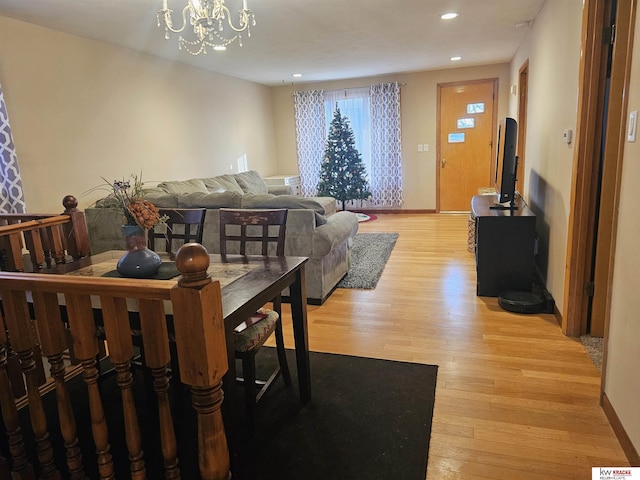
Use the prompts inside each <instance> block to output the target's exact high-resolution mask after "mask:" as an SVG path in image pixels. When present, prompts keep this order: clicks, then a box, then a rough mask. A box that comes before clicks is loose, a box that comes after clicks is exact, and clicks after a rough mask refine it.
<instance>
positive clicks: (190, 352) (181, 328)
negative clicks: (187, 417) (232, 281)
mask: <svg viewBox="0 0 640 480" xmlns="http://www.w3.org/2000/svg"><path fill="white" fill-rule="evenodd" d="M176 267H177V268H178V270H179V271H180V273H181V277H180V280H179V281H178V286H177V287H176V288H174V289H172V291H171V301H172V302H173V316H174V328H175V335H176V347H177V351H178V364H179V368H180V378H181V379H182V382H183V383H185V384H187V385H190V386H191V392H192V404H193V407H194V409H195V410H196V413H197V417H198V460H199V467H200V475H201V477H202V478H203V479H204V480H226V479H229V478H230V472H229V450H228V447H227V439H226V435H225V431H224V424H223V422H222V413H221V411H220V407H221V405H222V400H223V397H224V394H223V391H222V376H223V375H224V374H225V372H226V371H227V370H228V363H227V349H226V340H225V333H224V317H223V315H222V298H221V293H220V282H217V281H216V282H212V281H211V278H210V277H209V275H208V274H207V268H208V267H209V255H208V254H207V251H206V250H205V248H204V247H203V246H202V245H200V244H197V243H189V244H185V245H183V246H182V247H180V249H179V250H178V253H177V255H176Z"/></svg>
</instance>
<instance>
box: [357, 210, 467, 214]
mask: <svg viewBox="0 0 640 480" xmlns="http://www.w3.org/2000/svg"><path fill="white" fill-rule="evenodd" d="M353 211H357V212H362V213H375V214H376V215H380V214H387V213H413V214H416V213H437V212H436V210H435V209H416V210H410V209H408V210H404V209H395V208H394V209H384V208H354V209H353ZM467 213H468V212H467Z"/></svg>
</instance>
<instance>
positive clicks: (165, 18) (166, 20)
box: [158, 3, 189, 33]
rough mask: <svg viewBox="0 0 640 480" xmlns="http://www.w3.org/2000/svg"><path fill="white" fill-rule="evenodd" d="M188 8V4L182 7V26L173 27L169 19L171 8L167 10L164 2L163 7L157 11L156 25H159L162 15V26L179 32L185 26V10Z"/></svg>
mask: <svg viewBox="0 0 640 480" xmlns="http://www.w3.org/2000/svg"><path fill="white" fill-rule="evenodd" d="M188 10H189V5H186V6H185V7H184V8H183V9H182V27H180V28H177V29H176V28H173V22H172V21H171V13H173V10H169V9H168V8H167V5H166V3H165V4H164V5H163V9H162V10H160V11H159V12H158V26H160V18H161V17H162V19H163V21H164V28H165V29H166V30H169V31H170V32H173V33H180V32H182V31H183V30H184V29H185V28H186V27H187V11H188Z"/></svg>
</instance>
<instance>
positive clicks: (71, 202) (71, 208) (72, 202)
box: [62, 195, 78, 212]
mask: <svg viewBox="0 0 640 480" xmlns="http://www.w3.org/2000/svg"><path fill="white" fill-rule="evenodd" d="M62 205H63V206H64V211H65V212H75V211H76V210H77V209H78V199H77V198H76V197H74V196H73V195H65V197H64V198H63V199H62Z"/></svg>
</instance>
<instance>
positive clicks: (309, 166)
mask: <svg viewBox="0 0 640 480" xmlns="http://www.w3.org/2000/svg"><path fill="white" fill-rule="evenodd" d="M293 103H294V108H295V119H296V142H297V147H298V170H299V171H300V182H301V184H302V186H301V190H302V195H304V196H315V195H316V193H317V191H318V181H319V180H320V164H321V163H322V155H323V154H324V145H325V127H324V100H323V92H322V90H311V91H308V92H295V93H294V94H293Z"/></svg>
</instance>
